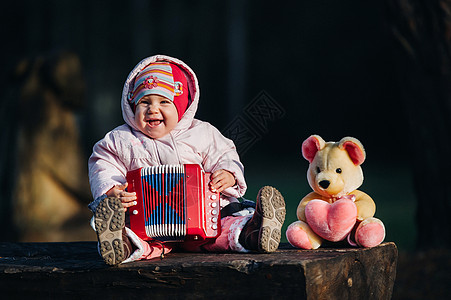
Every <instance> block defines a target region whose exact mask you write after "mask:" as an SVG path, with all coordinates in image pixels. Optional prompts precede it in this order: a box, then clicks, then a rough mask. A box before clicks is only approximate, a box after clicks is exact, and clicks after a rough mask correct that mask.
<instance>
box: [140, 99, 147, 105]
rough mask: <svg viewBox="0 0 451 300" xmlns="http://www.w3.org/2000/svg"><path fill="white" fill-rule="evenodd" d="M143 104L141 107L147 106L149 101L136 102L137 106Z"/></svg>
mask: <svg viewBox="0 0 451 300" xmlns="http://www.w3.org/2000/svg"><path fill="white" fill-rule="evenodd" d="M140 104H143V105H148V104H149V101H148V100H141V101H139V102H138V105H140Z"/></svg>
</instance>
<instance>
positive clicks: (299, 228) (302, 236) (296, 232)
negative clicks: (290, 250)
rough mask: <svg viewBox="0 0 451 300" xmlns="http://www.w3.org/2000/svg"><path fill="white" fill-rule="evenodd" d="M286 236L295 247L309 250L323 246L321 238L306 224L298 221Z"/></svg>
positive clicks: (289, 228)
mask: <svg viewBox="0 0 451 300" xmlns="http://www.w3.org/2000/svg"><path fill="white" fill-rule="evenodd" d="M285 234H286V236H287V240H288V242H289V243H290V244H291V245H292V246H293V247H296V248H301V249H307V250H309V249H317V248H319V246H321V242H322V240H321V238H320V237H319V236H318V235H317V234H315V233H314V232H313V231H312V230H311V229H310V227H309V226H308V225H307V223H305V222H302V221H296V222H294V223H292V224H290V226H288V228H287V231H286V233H285Z"/></svg>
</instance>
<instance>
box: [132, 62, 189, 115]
mask: <svg viewBox="0 0 451 300" xmlns="http://www.w3.org/2000/svg"><path fill="white" fill-rule="evenodd" d="M187 85H188V83H187V80H186V78H185V75H183V73H182V71H181V70H180V69H179V68H178V67H177V66H176V65H174V64H172V63H168V62H155V63H151V64H149V65H147V66H146V67H145V68H144V69H142V70H141V72H139V73H138V75H136V77H135V80H134V83H133V90H132V91H131V92H130V93H129V96H128V100H129V101H130V105H131V106H132V109H133V111H135V108H136V105H137V104H138V102H139V100H140V99H141V98H142V97H144V96H146V95H160V96H163V97H165V98H167V99H169V100H170V101H171V102H173V103H174V104H175V106H176V108H177V112H178V115H179V121H180V119H181V117H182V115H183V113H184V112H185V111H186V108H187V107H188V93H189V92H188V91H186V92H185V93H184V89H187Z"/></svg>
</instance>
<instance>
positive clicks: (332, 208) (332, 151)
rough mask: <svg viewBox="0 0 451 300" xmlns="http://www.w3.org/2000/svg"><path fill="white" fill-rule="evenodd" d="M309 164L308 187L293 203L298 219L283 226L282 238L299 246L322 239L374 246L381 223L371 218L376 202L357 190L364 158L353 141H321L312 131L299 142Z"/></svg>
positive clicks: (317, 243)
mask: <svg viewBox="0 0 451 300" xmlns="http://www.w3.org/2000/svg"><path fill="white" fill-rule="evenodd" d="M302 155H303V157H304V158H305V159H306V160H307V161H308V162H309V163H310V165H309V168H308V171H307V180H308V183H309V185H310V187H311V188H312V189H313V192H311V193H309V194H308V195H306V196H305V197H304V198H303V199H302V200H301V202H300V203H299V205H298V208H297V212H296V214H297V218H298V221H295V222H294V223H292V224H290V225H289V226H288V228H287V230H286V236H287V240H288V242H289V243H290V244H291V245H292V246H294V247H296V248H301V249H317V248H319V247H320V246H321V245H322V244H323V242H324V241H329V242H341V241H344V242H348V243H349V244H350V245H351V246H360V247H374V246H377V245H379V244H380V243H381V242H382V241H383V240H384V238H385V226H384V224H383V223H382V221H381V220H379V219H377V218H375V217H374V213H375V211H376V205H375V203H374V201H373V199H372V198H371V197H370V196H369V195H367V194H366V193H364V192H362V191H360V190H358V189H357V188H359V187H360V186H361V185H362V183H363V171H362V168H361V164H362V163H363V162H364V160H365V158H366V154H365V150H364V148H363V145H362V144H361V143H360V141H359V140H357V139H355V138H353V137H345V138H342V139H341V140H340V141H339V142H327V143H326V142H325V141H324V140H323V139H322V138H321V137H320V136H318V135H312V136H310V137H309V138H307V139H306V140H305V141H304V142H303V143H302Z"/></svg>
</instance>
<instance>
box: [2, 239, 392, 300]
mask: <svg viewBox="0 0 451 300" xmlns="http://www.w3.org/2000/svg"><path fill="white" fill-rule="evenodd" d="M397 257H398V251H397V248H396V246H395V244H394V243H391V242H390V243H384V244H381V245H379V246H377V247H374V248H368V249H360V248H342V249H333V248H320V249H318V250H314V251H307V250H299V249H294V248H292V247H291V246H290V245H287V244H283V245H281V246H280V248H279V250H278V251H276V252H274V253H271V254H255V253H254V254H241V253H186V252H178V253H169V254H167V255H166V256H165V258H164V259H162V260H160V259H156V260H150V261H139V262H133V263H129V264H123V265H119V266H117V267H108V266H107V265H105V264H104V263H103V261H102V260H101V259H100V258H99V256H98V254H97V244H96V242H73V243H0V298H2V299H10V298H8V297H5V298H4V296H9V297H14V298H11V299H21V298H26V297H27V298H28V297H30V298H31V299H37V298H52V299H55V298H56V299H72V298H77V299H80V300H85V299H93V298H97V299H99V300H100V299H108V298H113V299H117V298H120V299H121V298H127V299H128V298H133V299H135V298H138V299H148V298H152V299H202V298H210V299H228V298H234V299H254V298H264V299H268V298H269V299H378V300H380V299H390V298H391V295H392V292H393V285H394V280H395V276H396V264H397Z"/></svg>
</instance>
